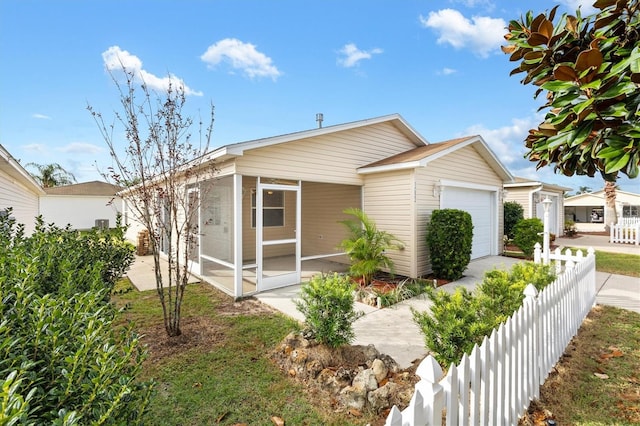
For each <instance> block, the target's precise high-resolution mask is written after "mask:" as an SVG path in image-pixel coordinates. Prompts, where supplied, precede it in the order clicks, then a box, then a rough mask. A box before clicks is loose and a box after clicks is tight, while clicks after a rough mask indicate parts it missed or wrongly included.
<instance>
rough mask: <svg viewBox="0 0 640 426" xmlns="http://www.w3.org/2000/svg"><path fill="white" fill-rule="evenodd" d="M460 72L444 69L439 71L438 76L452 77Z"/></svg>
mask: <svg viewBox="0 0 640 426" xmlns="http://www.w3.org/2000/svg"><path fill="white" fill-rule="evenodd" d="M457 72H458V70H454V69H453V68H446V67H445V68H442V69H441V70H440V71H438V75H451V74H455V73H457Z"/></svg>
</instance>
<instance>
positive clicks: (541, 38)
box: [527, 33, 549, 46]
mask: <svg viewBox="0 0 640 426" xmlns="http://www.w3.org/2000/svg"><path fill="white" fill-rule="evenodd" d="M548 41H549V38H548V37H547V36H545V35H544V34H541V33H531V35H530V36H529V38H527V43H529V45H531V46H540V45H543V44H546V43H547V42H548Z"/></svg>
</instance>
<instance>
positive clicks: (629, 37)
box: [502, 0, 640, 216]
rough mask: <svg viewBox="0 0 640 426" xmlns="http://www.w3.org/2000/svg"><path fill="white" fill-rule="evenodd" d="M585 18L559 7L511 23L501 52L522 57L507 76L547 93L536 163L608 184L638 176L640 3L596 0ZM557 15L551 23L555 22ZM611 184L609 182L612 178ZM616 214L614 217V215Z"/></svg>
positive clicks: (535, 142) (532, 144)
mask: <svg viewBox="0 0 640 426" xmlns="http://www.w3.org/2000/svg"><path fill="white" fill-rule="evenodd" d="M593 6H594V7H595V8H597V9H598V10H599V11H598V12H597V13H596V14H594V15H591V16H588V17H585V18H583V17H582V16H581V15H580V12H579V11H578V12H577V13H576V16H572V15H567V14H564V15H562V16H561V17H560V18H559V19H558V20H557V21H555V18H556V10H557V6H556V7H554V8H553V9H551V11H550V12H549V13H548V14H545V13H542V14H539V15H537V16H535V17H534V15H533V13H532V12H528V13H527V14H526V15H525V16H524V17H522V18H520V20H514V21H511V22H510V23H509V32H508V33H507V34H506V35H505V39H506V40H507V42H508V45H507V46H503V47H502V50H503V52H505V53H507V54H510V55H511V57H510V60H511V61H514V62H519V65H518V66H517V67H516V68H515V69H514V70H513V71H512V72H511V75H513V74H517V73H525V76H524V78H523V80H522V84H525V85H526V84H533V85H535V86H537V90H536V92H535V97H538V96H539V95H540V94H541V93H544V94H545V95H546V102H545V104H544V105H543V106H542V107H541V108H540V109H541V110H547V113H546V115H545V117H544V121H543V122H542V123H540V125H539V126H538V127H537V128H536V129H532V130H530V131H529V135H528V136H527V138H526V141H525V143H526V147H527V148H528V149H529V151H528V152H527V156H528V158H529V159H530V160H531V161H535V162H537V167H538V168H540V167H544V166H546V165H548V164H554V165H555V169H556V171H559V172H560V173H562V174H564V175H567V176H572V175H573V174H574V173H576V174H578V175H588V176H591V177H593V176H594V175H595V174H596V172H599V173H600V174H601V175H602V176H603V177H604V179H605V181H606V182H611V183H613V182H615V181H616V179H617V177H618V175H619V173H624V174H626V175H627V176H629V177H630V178H635V177H637V176H638V163H639V161H640V153H639V151H640V87H639V85H640V43H639V42H640V26H639V25H638V23H639V20H640V19H639V18H640V16H639V15H640V5H639V3H638V1H637V0H618V1H616V0H598V1H596V2H595V3H594V4H593ZM554 21H555V23H554ZM608 186H609V187H610V188H611V187H614V186H613V185H612V184H608ZM614 216H615V215H614Z"/></svg>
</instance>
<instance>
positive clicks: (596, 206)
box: [564, 190, 640, 232]
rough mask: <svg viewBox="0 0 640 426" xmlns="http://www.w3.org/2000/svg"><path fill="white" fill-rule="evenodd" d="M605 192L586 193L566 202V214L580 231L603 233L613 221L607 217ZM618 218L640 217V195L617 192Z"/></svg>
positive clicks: (567, 199)
mask: <svg viewBox="0 0 640 426" xmlns="http://www.w3.org/2000/svg"><path fill="white" fill-rule="evenodd" d="M605 212H606V209H605V201H604V190H600V191H596V192H585V193H583V194H579V195H574V196H573V197H568V198H566V199H565V200H564V214H565V216H566V217H567V219H572V220H573V221H574V222H575V223H576V227H577V229H578V231H582V232H589V231H591V232H602V231H605V226H606V225H607V224H610V223H611V222H612V220H611V219H610V218H608V217H606V216H605V214H606V213H605ZM616 214H617V215H618V217H619V218H620V217H640V194H636V193H633V192H626V191H620V190H616Z"/></svg>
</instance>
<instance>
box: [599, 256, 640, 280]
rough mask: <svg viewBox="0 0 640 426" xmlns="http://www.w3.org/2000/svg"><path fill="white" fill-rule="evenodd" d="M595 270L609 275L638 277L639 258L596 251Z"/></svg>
mask: <svg viewBox="0 0 640 426" xmlns="http://www.w3.org/2000/svg"><path fill="white" fill-rule="evenodd" d="M596 270H597V271H601V272H608V273H610V274H619V275H628V276H630V277H640V256H638V255H635V254H624V253H609V252H605V251H596Z"/></svg>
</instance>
